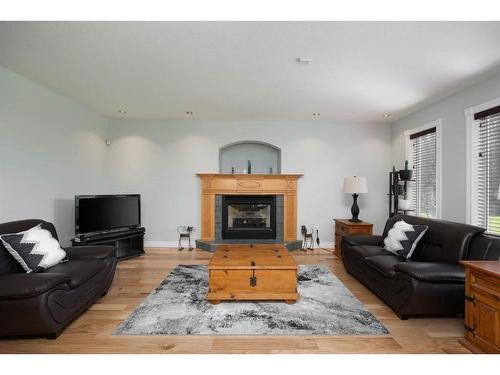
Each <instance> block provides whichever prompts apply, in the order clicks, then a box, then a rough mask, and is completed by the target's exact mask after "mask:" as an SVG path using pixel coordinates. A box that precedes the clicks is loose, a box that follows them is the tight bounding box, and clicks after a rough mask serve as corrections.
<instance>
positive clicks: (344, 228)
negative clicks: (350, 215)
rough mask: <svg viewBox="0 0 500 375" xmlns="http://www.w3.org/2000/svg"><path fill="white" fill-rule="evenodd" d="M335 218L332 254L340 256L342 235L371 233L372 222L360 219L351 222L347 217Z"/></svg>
mask: <svg viewBox="0 0 500 375" xmlns="http://www.w3.org/2000/svg"><path fill="white" fill-rule="evenodd" d="M334 220H335V239H334V242H335V249H334V250H333V252H334V254H335V255H336V256H338V257H339V258H342V254H341V251H340V246H341V244H342V237H343V236H352V235H354V234H368V235H371V234H373V224H370V223H365V222H364V221H361V222H359V223H353V222H351V221H349V220H348V219H334Z"/></svg>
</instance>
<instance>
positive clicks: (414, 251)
mask: <svg viewBox="0 0 500 375" xmlns="http://www.w3.org/2000/svg"><path fill="white" fill-rule="evenodd" d="M15 14H16V15H14V16H12V17H7V16H6V17H5V18H3V17H2V21H0V126H1V129H2V133H1V134H2V136H1V137H0V160H2V163H1V164H0V173H1V175H2V176H4V178H2V179H1V180H0V208H1V209H0V240H1V242H0V318H1V319H0V321H1V322H2V323H0V336H1V338H2V339H1V340H0V353H2V354H19V353H25V354H54V353H57V354H99V353H108V354H110V353H113V354H139V353H143V354H153V353H154V354H250V353H251V354H296V353H297V354H298V353H300V354H360V355H362V354H423V355H425V354H443V355H444V354H462V355H464V356H458V357H456V358H460V360H458V361H459V362H457V363H459V364H462V363H463V364H464V365H463V367H462V370H464V369H466V368H468V367H467V366H468V365H472V364H473V365H475V366H478V365H479V366H484V367H485V368H487V367H488V365H489V364H490V362H489V361H490V359H489V358H490V357H492V358H495V357H496V356H488V357H487V358H488V359H486V357H484V356H465V355H466V354H472V353H478V354H487V353H491V354H498V353H499V351H500V323H499V322H500V320H499V319H500V318H499V316H500V313H499V310H500V306H499V302H498V301H499V299H498V298H499V295H500V294H499V293H500V292H499V285H500V283H499V282H498V280H499V275H500V237H499V236H500V220H499V218H500V190H499V189H500V173H498V171H499V164H498V163H500V159H499V153H498V152H497V151H496V150H497V149H498V148H499V146H500V145H499V144H498V139H500V126H499V124H500V121H498V120H499V118H500V50H499V49H498V45H499V43H500V23H499V22H496V21H495V22H492V21H486V20H484V21H482V20H483V18H482V17H484V16H482V17H476V18H473V19H474V21H460V22H458V21H455V19H456V18H452V19H451V20H448V21H446V20H445V19H446V18H445V17H443V20H440V21H430V20H426V19H427V18H426V17H423V16H417V17H418V19H416V20H415V21H407V18H406V17H405V16H404V15H403V16H402V17H401V21H400V22H394V21H388V20H387V17H385V18H384V17H382V18H381V19H380V17H379V18H376V20H377V21H378V22H374V21H375V20H374V21H366V20H359V21H351V20H342V19H340V20H331V21H326V20H315V19H311V20H309V21H303V20H302V18H301V17H298V18H296V17H292V16H290V18H285V19H280V18H277V19H276V20H273V21H264V20H262V21H255V19H259V18H258V17H255V16H250V18H249V19H248V20H247V21H245V20H244V19H240V18H239V17H238V16H228V17H227V18H228V19H227V21H229V22H224V21H220V18H218V17H214V18H213V19H209V20H206V19H204V18H200V20H197V21H192V20H191V21H187V20H189V19H192V18H189V17H187V18H183V17H180V19H179V20H175V19H171V18H170V17H168V19H169V21H161V20H160V19H161V18H160V19H158V18H157V17H153V18H151V17H146V18H144V19H141V20H140V21H139V20H138V19H139V18H130V16H128V17H127V16H125V17H124V18H123V19H116V21H110V20H109V19H114V17H110V18H109V15H105V16H103V17H95V16H94V17H92V16H90V15H87V16H86V17H84V18H83V19H79V20H80V22H75V20H76V18H74V16H70V15H65V14H62V15H61V16H59V17H55V18H53V17H43V16H41V17H40V16H38V17H37V16H31V17H30V16H25V17H19V14H20V13H19V11H18V12H17V13H15ZM93 14H98V13H93ZM262 14H265V13H262ZM252 17H253V18H252ZM347 17H348V18H349V16H347ZM266 18H267V17H264V19H266ZM392 18H393V19H398V16H397V15H395V16H394V17H392ZM459 18H460V17H459ZM45 19H51V20H52V21H46V22H40V21H41V20H45ZM53 19H57V20H59V21H62V22H56V21H54V20H53ZM91 19H92V20H95V21H90V20H91ZM153 19H155V20H156V21H153ZM195 19H197V18H196V17H195ZM202 19H203V20H202ZM294 19H295V20H294ZM403 19H404V20H405V21H403ZM467 19H468V18H467ZM98 20H99V21H98ZM104 20H105V21H104ZM132 20H134V21H132ZM118 21H121V22H118ZM416 46H418V47H417V48H416ZM464 46H466V47H467V48H464ZM443 357H445V358H450V357H448V356H443ZM476 357H477V358H482V360H483V361H484V362H477V360H472V359H470V358H476ZM93 358H94V357H93ZM224 358H226V357H224ZM332 358H333V359H332V360H333V361H335V360H339V361H340V360H341V358H339V357H332ZM335 358H336V359H335ZM365 358H367V357H366V356H363V359H365ZM418 358H420V357H413V359H412V360H415V361H418ZM425 358H429V357H427V356H426V357H425ZM465 358H467V359H465ZM497 358H498V357H497ZM309 360H310V361H311V362H308V363H309V364H311V363H314V361H315V359H314V356H313V357H312V358H309ZM391 360H392V359H391ZM446 361H447V362H446V363H447V364H448V363H449V362H448V361H450V360H449V359H448V360H446ZM462 361H463V362H462ZM457 363H455V365H456V364H457Z"/></svg>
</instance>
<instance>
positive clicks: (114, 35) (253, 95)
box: [0, 22, 500, 122]
mask: <svg viewBox="0 0 500 375" xmlns="http://www.w3.org/2000/svg"><path fill="white" fill-rule="evenodd" d="M499 46H500V22H0V65H1V66H3V67H5V68H7V69H9V70H12V71H15V72H17V73H18V74H20V75H23V76H25V77H28V78H30V79H32V80H34V81H37V82H39V83H41V84H43V85H45V86H47V87H49V88H52V89H53V90H55V91H57V92H59V93H61V94H63V95H65V96H67V97H69V98H72V99H75V100H77V101H79V102H82V103H84V104H85V105H87V106H89V107H91V108H94V109H96V110H97V111H99V112H101V113H103V114H105V115H108V116H111V117H127V118H157V119H160V118H168V119H178V118H196V119H215V120H224V119H229V120H284V121H295V120H310V119H311V118H312V113H313V112H320V113H321V116H320V117H319V118H318V119H317V120H318V121H325V120H326V121H346V122H347V121H349V122H351V121H353V122H358V121H360V122H372V121H376V122H382V121H386V122H391V121H394V120H396V119H398V118H399V117H401V116H402V115H403V114H406V113H409V112H411V111H413V110H415V109H416V108H418V107H421V106H423V105H424V104H426V103H429V102H431V101H434V100H436V99H437V98H440V97H443V96H444V95H448V94H451V93H453V92H455V91H457V90H459V89H461V88H463V87H466V86H467V85H470V84H472V83H474V82H476V81H478V80H480V79H482V78H484V77H486V76H487V75H488V74H492V72H496V71H497V70H498V68H499V67H500V48H499ZM297 57H307V58H311V59H312V63H310V64H308V65H301V64H298V63H297V62H296V58H297ZM119 109H125V110H126V111H127V114H125V115H122V114H119V113H118V110H119ZM186 111H193V112H194V114H193V115H191V116H189V115H186V113H185V112H186ZM385 112H390V113H391V114H392V115H391V117H390V118H389V119H383V118H382V114H383V113H385Z"/></svg>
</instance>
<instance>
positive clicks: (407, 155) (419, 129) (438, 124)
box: [404, 119, 442, 219]
mask: <svg viewBox="0 0 500 375" xmlns="http://www.w3.org/2000/svg"><path fill="white" fill-rule="evenodd" d="M441 125H442V120H441V119H437V120H434V121H431V122H428V123H426V124H424V125H421V126H418V127H416V128H412V129H408V130H406V131H405V133H404V136H405V159H406V160H408V164H409V165H410V166H412V167H413V152H412V147H411V145H412V143H411V140H410V136H411V135H412V134H415V133H420V132H422V131H424V130H427V129H431V128H436V219H441V218H442V173H441V166H442V157H441V155H442V147H441V138H442V136H441V131H442V129H441ZM416 214H417V213H416V212H415V215H416Z"/></svg>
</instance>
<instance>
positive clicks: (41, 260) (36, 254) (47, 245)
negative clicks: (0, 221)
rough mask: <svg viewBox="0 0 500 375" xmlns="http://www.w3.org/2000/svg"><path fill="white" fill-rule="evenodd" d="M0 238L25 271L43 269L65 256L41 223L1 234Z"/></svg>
mask: <svg viewBox="0 0 500 375" xmlns="http://www.w3.org/2000/svg"><path fill="white" fill-rule="evenodd" d="M0 240H1V241H2V243H3V245H4V247H5V249H6V250H7V251H8V252H9V253H10V254H11V255H12V256H13V257H14V258H15V259H16V260H17V261H18V262H19V264H20V265H21V266H22V267H23V268H24V270H25V271H26V272H27V273H30V272H40V271H43V270H45V269H47V268H50V267H52V266H55V265H56V264H59V263H61V261H62V260H63V259H64V258H66V252H65V251H64V250H63V249H61V245H59V242H58V241H57V240H56V239H55V238H54V237H52V234H51V233H50V231H48V230H47V229H43V228H42V226H41V224H38V225H37V226H36V227H33V228H31V229H28V230H26V231H24V232H19V233H12V234H2V235H1V236H0Z"/></svg>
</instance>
